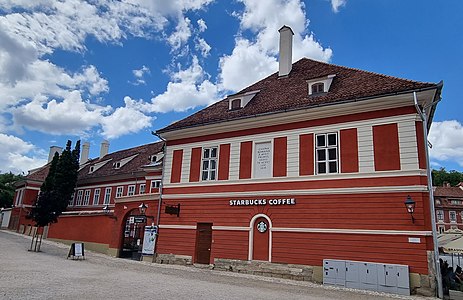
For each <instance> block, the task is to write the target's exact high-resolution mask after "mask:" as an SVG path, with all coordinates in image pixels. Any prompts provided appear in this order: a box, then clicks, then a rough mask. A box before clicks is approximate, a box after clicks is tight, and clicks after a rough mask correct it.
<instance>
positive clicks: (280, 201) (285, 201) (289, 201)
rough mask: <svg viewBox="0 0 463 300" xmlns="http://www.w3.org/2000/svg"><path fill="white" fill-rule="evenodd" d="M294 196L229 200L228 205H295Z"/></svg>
mask: <svg viewBox="0 0 463 300" xmlns="http://www.w3.org/2000/svg"><path fill="white" fill-rule="evenodd" d="M295 204H296V198H272V199H238V200H230V206H254V205H256V206H262V205H272V206H275V205H295Z"/></svg>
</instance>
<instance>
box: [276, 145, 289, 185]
mask: <svg viewBox="0 0 463 300" xmlns="http://www.w3.org/2000/svg"><path fill="white" fill-rule="evenodd" d="M287 161H288V147H287V138H286V137H279V138H275V140H274V141H273V177H284V176H286V166H287Z"/></svg>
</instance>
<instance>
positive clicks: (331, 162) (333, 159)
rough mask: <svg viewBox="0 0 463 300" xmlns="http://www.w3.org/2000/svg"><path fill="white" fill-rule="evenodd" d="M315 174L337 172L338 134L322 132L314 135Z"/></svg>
mask: <svg viewBox="0 0 463 300" xmlns="http://www.w3.org/2000/svg"><path fill="white" fill-rule="evenodd" d="M315 156H316V162H317V174H332V173H338V134H337V133H324V134H317V135H316V137H315Z"/></svg>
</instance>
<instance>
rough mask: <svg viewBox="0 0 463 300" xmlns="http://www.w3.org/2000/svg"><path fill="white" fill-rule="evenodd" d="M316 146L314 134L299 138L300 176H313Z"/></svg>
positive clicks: (303, 135) (302, 135)
mask: <svg viewBox="0 0 463 300" xmlns="http://www.w3.org/2000/svg"><path fill="white" fill-rule="evenodd" d="M313 173H314V145H313V134H312V133H310V134H301V135H300V136H299V175H313Z"/></svg>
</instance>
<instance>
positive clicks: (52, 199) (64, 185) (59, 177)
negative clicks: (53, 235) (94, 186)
mask: <svg viewBox="0 0 463 300" xmlns="http://www.w3.org/2000/svg"><path fill="white" fill-rule="evenodd" d="M79 156H80V141H77V143H76V146H75V148H74V150H71V141H68V142H67V144H66V148H65V149H64V150H63V152H62V153H61V155H59V154H58V153H55V156H53V160H52V161H51V165H50V170H49V172H48V175H47V178H45V181H44V182H43V184H42V186H41V187H40V194H39V196H38V197H37V200H36V202H35V205H34V207H33V208H32V211H31V217H32V219H33V220H34V222H35V223H36V225H37V226H47V225H48V224H50V223H56V222H57V221H58V217H59V216H60V215H61V214H62V212H63V211H65V210H66V207H67V206H68V203H69V200H70V199H71V196H72V193H73V192H74V188H75V186H76V182H77V173H78V170H79Z"/></svg>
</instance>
